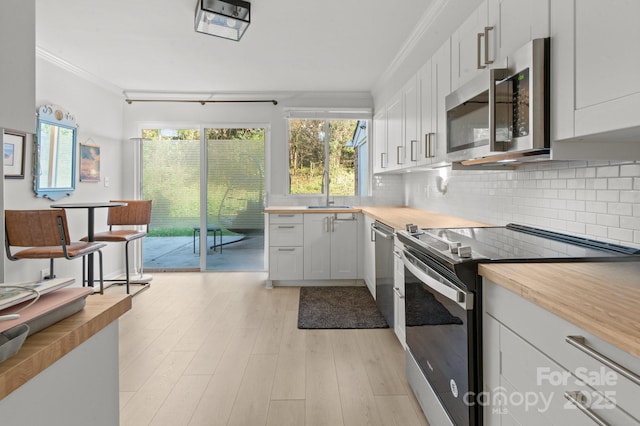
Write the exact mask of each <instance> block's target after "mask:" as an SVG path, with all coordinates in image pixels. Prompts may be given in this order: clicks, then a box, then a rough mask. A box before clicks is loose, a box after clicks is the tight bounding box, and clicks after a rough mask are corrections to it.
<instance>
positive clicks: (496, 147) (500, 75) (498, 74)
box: [489, 68, 509, 152]
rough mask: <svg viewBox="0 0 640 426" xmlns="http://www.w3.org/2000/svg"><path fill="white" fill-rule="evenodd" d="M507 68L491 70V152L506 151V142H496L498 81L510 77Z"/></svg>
mask: <svg viewBox="0 0 640 426" xmlns="http://www.w3.org/2000/svg"><path fill="white" fill-rule="evenodd" d="M508 72H509V70H508V69H506V68H491V69H490V70H489V150H490V151H491V152H496V151H506V149H507V147H506V144H505V143H504V142H498V141H497V140H496V81H500V80H504V79H505V78H507V77H508Z"/></svg>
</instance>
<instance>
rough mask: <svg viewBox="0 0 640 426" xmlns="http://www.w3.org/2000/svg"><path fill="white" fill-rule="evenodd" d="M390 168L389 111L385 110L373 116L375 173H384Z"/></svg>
mask: <svg viewBox="0 0 640 426" xmlns="http://www.w3.org/2000/svg"><path fill="white" fill-rule="evenodd" d="M388 166H389V151H388V150H387V111H386V110H385V109H384V108H383V109H382V110H381V111H379V112H378V113H376V114H375V115H374V116H373V173H380V172H384V171H385V170H387V168H388Z"/></svg>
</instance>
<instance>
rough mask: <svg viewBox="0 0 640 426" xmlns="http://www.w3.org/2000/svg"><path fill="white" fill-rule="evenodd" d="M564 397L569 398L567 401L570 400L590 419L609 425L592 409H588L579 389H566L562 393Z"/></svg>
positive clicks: (601, 425)
mask: <svg viewBox="0 0 640 426" xmlns="http://www.w3.org/2000/svg"><path fill="white" fill-rule="evenodd" d="M564 397H565V398H566V399H567V400H569V402H571V403H572V404H573V405H575V407H576V408H577V409H578V410H580V411H582V412H583V413H584V414H586V415H587V417H589V418H590V419H591V420H593V421H594V422H595V423H596V424H597V425H600V426H609V423H607V422H605V421H604V420H603V419H602V417H600V416H599V415H597V414H596V413H594V412H593V411H591V410H589V407H587V406H586V405H584V403H583V400H584V396H583V395H582V393H581V392H580V391H566V392H565V393H564Z"/></svg>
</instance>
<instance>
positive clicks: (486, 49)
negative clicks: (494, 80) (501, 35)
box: [483, 27, 493, 68]
mask: <svg viewBox="0 0 640 426" xmlns="http://www.w3.org/2000/svg"><path fill="white" fill-rule="evenodd" d="M489 31H493V27H484V63H485V65H490V64H492V63H493V60H489ZM483 68H484V67H483Z"/></svg>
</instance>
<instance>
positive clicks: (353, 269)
mask: <svg viewBox="0 0 640 426" xmlns="http://www.w3.org/2000/svg"><path fill="white" fill-rule="evenodd" d="M303 216H304V279H305V280H312V279H356V278H357V277H358V245H359V244H358V241H359V239H358V234H359V232H358V230H359V226H360V225H359V217H360V215H357V214H354V213H333V214H322V213H312V214H305V215H303Z"/></svg>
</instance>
